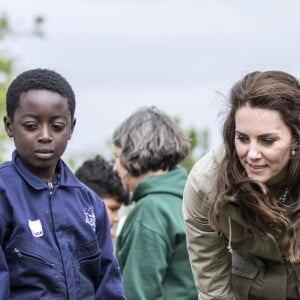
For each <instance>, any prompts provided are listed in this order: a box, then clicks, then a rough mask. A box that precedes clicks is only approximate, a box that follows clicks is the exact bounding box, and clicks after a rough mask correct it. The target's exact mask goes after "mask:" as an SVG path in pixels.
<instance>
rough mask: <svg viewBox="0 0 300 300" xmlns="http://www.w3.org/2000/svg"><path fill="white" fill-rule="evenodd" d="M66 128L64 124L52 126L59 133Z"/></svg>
mask: <svg viewBox="0 0 300 300" xmlns="http://www.w3.org/2000/svg"><path fill="white" fill-rule="evenodd" d="M65 127H66V126H65V125H64V124H52V128H53V130H54V131H57V132H60V131H63V130H64V128H65Z"/></svg>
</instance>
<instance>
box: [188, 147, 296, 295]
mask: <svg viewBox="0 0 300 300" xmlns="http://www.w3.org/2000/svg"><path fill="white" fill-rule="evenodd" d="M223 156H224V149H223V147H222V146H220V147H218V148H216V149H215V150H213V151H211V152H209V153H208V154H207V155H205V156H204V157H203V158H202V159H200V160H199V161H198V162H197V163H196V164H195V166H194V167H193V169H192V170H191V172H190V174H189V178H188V180H187V183H186V186H185V190H184V196H183V216H184V220H185V225H186V234H187V243H188V251H189V257H190V262H191V265H192V270H193V275H194V279H195V282H196V286H197V289H198V299H199V300H200V299H201V300H247V299H251V300H252V299H265V300H267V299H269V300H286V299H300V298H298V296H297V295H300V292H298V294H297V289H298V290H300V283H299V282H300V269H299V265H298V264H294V265H287V264H285V263H283V261H282V258H281V257H282V256H281V253H280V249H279V246H278V243H277V241H276V240H275V239H274V238H273V237H272V236H268V240H267V242H264V243H262V242H261V241H258V240H256V239H255V238H254V237H253V235H252V234H251V233H249V232H248V230H247V227H246V224H245V222H244V220H243V219H242V217H241V215H240V212H239V209H238V207H237V206H235V205H227V206H225V207H224V209H223V212H222V215H221V216H220V222H221V228H222V233H217V232H215V231H213V230H212V228H211V227H210V225H209V223H208V209H209V203H211V202H212V201H213V199H212V190H213V187H214V184H215V179H216V167H217V165H218V163H219V162H220V160H221V159H222V158H223ZM228 248H230V249H231V248H232V253H231V252H230V251H229V249H228Z"/></svg>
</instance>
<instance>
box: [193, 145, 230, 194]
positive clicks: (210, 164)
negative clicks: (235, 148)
mask: <svg viewBox="0 0 300 300" xmlns="http://www.w3.org/2000/svg"><path fill="white" fill-rule="evenodd" d="M224 154H225V149H224V146H223V145H219V146H218V147H216V148H214V149H212V150H211V151H209V152H208V153H206V154H205V155H204V156H203V157H201V158H200V159H199V160H198V161H197V162H196V164H195V165H194V166H193V168H192V170H191V171H190V173H189V176H188V180H192V181H193V182H194V183H195V185H196V186H198V187H199V188H203V189H209V188H210V186H211V185H212V182H214V179H215V177H216V172H217V168H218V165H219V163H220V162H221V160H222V159H223V157H224Z"/></svg>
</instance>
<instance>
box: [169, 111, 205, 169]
mask: <svg viewBox="0 0 300 300" xmlns="http://www.w3.org/2000/svg"><path fill="white" fill-rule="evenodd" d="M173 120H174V121H175V123H176V124H177V125H178V126H179V127H181V128H182V125H181V119H180V118H179V117H177V116H176V117H174V118H173ZM182 129H183V130H184V132H185V133H186V135H187V136H188V137H189V140H190V153H189V155H188V156H187V157H186V158H185V159H184V161H183V162H182V163H181V165H182V166H183V167H184V168H185V169H186V170H187V172H190V170H191V168H192V167H193V165H194V164H195V163H196V161H197V160H198V159H199V158H201V156H202V155H203V154H205V153H206V152H207V151H208V149H209V129H208V128H207V127H204V128H202V129H200V130H199V129H196V128H193V127H192V128H188V129H184V128H182Z"/></svg>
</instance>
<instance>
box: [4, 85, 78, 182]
mask: <svg viewBox="0 0 300 300" xmlns="http://www.w3.org/2000/svg"><path fill="white" fill-rule="evenodd" d="M4 124H5V129H6V132H7V135H8V136H9V137H12V138H13V139H14V143H15V147H16V150H17V152H18V153H19V155H20V157H21V158H22V160H23V162H24V164H25V165H26V166H27V167H28V168H29V169H30V170H31V171H32V172H33V173H35V174H36V175H37V176H39V177H41V178H42V179H44V180H46V181H51V180H52V178H53V176H54V172H55V168H56V164H57V161H58V159H59V158H60V157H61V155H62V154H63V153H64V151H65V149H66V146H67V143H68V140H69V139H70V138H71V135H72V132H73V129H74V126H75V120H73V121H72V119H71V112H70V109H69V105H68V101H67V99H66V98H64V97H62V96H61V95H60V94H58V93H55V92H52V91H48V90H29V91H27V92H25V93H22V94H21V96H20V101H19V105H18V107H17V109H16V111H15V114H14V118H13V120H11V119H10V118H8V117H7V116H6V117H4Z"/></svg>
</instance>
